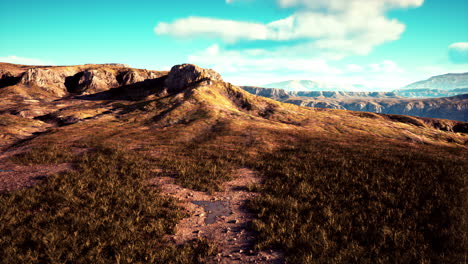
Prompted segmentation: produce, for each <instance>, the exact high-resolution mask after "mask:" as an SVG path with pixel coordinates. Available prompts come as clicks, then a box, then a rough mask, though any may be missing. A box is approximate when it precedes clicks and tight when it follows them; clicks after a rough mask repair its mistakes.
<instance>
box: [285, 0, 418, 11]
mask: <svg viewBox="0 0 468 264" xmlns="http://www.w3.org/2000/svg"><path fill="white" fill-rule="evenodd" d="M423 2H424V0H313V1H312V0H278V3H279V5H280V6H281V7H297V6H302V7H306V8H310V9H320V8H325V9H329V10H346V9H349V8H352V7H353V6H355V5H362V6H364V5H367V6H369V5H373V6H376V7H379V8H407V7H418V6H421V5H422V4H423Z"/></svg>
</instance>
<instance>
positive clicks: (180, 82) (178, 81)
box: [165, 64, 223, 94]
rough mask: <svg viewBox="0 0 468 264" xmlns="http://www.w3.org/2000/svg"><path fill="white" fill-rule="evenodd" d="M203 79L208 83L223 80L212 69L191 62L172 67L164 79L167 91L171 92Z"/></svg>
mask: <svg viewBox="0 0 468 264" xmlns="http://www.w3.org/2000/svg"><path fill="white" fill-rule="evenodd" d="M204 81H206V82H207V84H210V83H211V82H212V81H223V79H222V78H221V75H219V73H217V72H215V71H214V70H211V69H204V68H200V67H198V66H196V65H193V64H181V65H175V66H174V67H172V69H171V71H170V72H169V75H168V76H167V79H166V81H165V87H166V89H167V92H168V93H170V94H173V93H178V92H180V91H182V90H183V89H185V88H187V87H189V86H191V85H195V84H198V83H201V82H204Z"/></svg>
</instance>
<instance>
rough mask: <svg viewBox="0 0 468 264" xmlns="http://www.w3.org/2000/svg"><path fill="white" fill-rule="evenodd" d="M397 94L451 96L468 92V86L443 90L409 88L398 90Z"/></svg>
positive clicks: (408, 95) (432, 96) (406, 95)
mask: <svg viewBox="0 0 468 264" xmlns="http://www.w3.org/2000/svg"><path fill="white" fill-rule="evenodd" d="M394 93H395V94H397V95H398V96H402V97H413V98H415V97H426V98H429V97H430V98H435V97H450V96H456V95H460V94H468V88H458V89H451V90H441V89H408V90H396V91H394Z"/></svg>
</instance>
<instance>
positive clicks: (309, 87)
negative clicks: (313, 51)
mask: <svg viewBox="0 0 468 264" xmlns="http://www.w3.org/2000/svg"><path fill="white" fill-rule="evenodd" d="M261 87H264V88H279V89H284V90H286V91H317V92H318V91H342V92H347V91H362V90H366V89H368V88H367V87H365V86H364V85H361V84H340V83H329V82H318V81H311V80H290V81H284V82H277V83H269V84H265V85H261Z"/></svg>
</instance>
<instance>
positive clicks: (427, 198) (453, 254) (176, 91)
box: [0, 65, 468, 263]
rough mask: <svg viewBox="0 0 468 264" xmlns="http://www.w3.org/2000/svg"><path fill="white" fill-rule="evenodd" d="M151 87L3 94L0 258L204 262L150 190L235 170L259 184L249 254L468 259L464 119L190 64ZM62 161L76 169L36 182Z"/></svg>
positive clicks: (174, 204)
mask: <svg viewBox="0 0 468 264" xmlns="http://www.w3.org/2000/svg"><path fill="white" fill-rule="evenodd" d="M10 67H12V66H10ZM77 67H78V66H77ZM79 67H81V68H79V69H73V71H74V72H73V76H74V75H76V74H77V73H76V72H78V73H79V72H80V71H82V70H86V69H84V68H83V67H82V66H79ZM96 67H98V68H99V66H96ZM102 67H103V68H99V70H101V71H103V72H106V69H105V67H108V66H102ZM112 67H114V68H115V69H114V71H115V72H119V71H121V72H123V70H122V69H120V68H118V67H119V66H112ZM54 70H55V68H54V67H50V69H49V71H50V72H53V71H54ZM126 70H127V69H126ZM10 71H11V70H10ZM75 71H76V72H75ZM15 74H17V76H18V77H21V76H20V75H21V71H17V72H16V73H15ZM23 74H24V73H23ZM11 75H14V74H11ZM117 75H118V74H117ZM104 76H107V75H105V74H104ZM113 76H114V75H113ZM66 77H67V76H65V78H66ZM115 78H116V77H115ZM157 78H159V79H157V80H156V81H151V80H153V79H141V80H139V81H137V82H134V83H129V84H126V85H117V87H114V86H109V87H107V89H106V87H104V86H101V87H100V89H98V90H99V91H97V90H96V91H95V92H93V93H91V94H87V95H86V94H69V93H68V94H67V93H65V92H67V91H64V93H65V95H64V96H63V97H61V96H58V95H57V93H55V94H53V95H51V94H49V93H48V92H47V91H45V89H41V87H37V86H34V87H33V86H28V85H26V84H21V83H16V84H13V85H8V86H5V87H3V88H0V93H3V95H4V96H5V98H9V99H8V100H4V101H2V103H1V104H2V105H1V109H2V110H1V111H2V112H1V113H2V114H1V115H0V120H1V122H2V123H1V124H2V128H1V129H0V138H1V139H2V141H3V142H2V144H0V145H2V146H3V154H1V156H0V164H3V165H2V166H3V168H0V169H3V170H13V171H15V172H11V173H10V174H9V175H10V176H12V177H11V179H13V178H14V179H15V181H16V182H15V185H11V184H10V185H9V184H8V182H6V181H5V180H3V178H0V179H2V181H1V183H2V184H3V185H2V190H3V192H2V193H1V194H0V211H1V212H3V213H2V214H0V234H1V235H0V255H2V256H6V257H4V258H2V260H0V262H3V263H58V262H65V263H87V262H93V263H205V262H208V263H209V262H211V261H213V257H214V256H215V255H216V254H217V252H218V251H219V250H220V249H219V248H217V246H216V245H217V241H216V240H209V239H208V238H203V236H202V237H201V238H200V239H196V240H192V241H188V242H186V243H184V244H176V243H175V242H174V241H172V240H171V239H170V237H171V235H173V234H174V233H176V232H177V231H178V229H177V223H178V222H179V221H180V220H181V219H183V218H184V217H187V212H184V210H183V209H182V208H181V206H180V204H179V203H178V201H177V200H176V199H174V198H172V197H170V196H168V195H167V194H165V193H164V192H163V191H162V190H161V189H159V188H158V187H157V186H152V185H150V184H149V183H148V182H149V181H150V180H151V179H154V178H158V177H163V176H171V177H173V178H174V179H175V182H176V183H177V184H178V185H180V186H182V187H184V188H189V189H191V190H196V191H203V192H207V193H208V194H209V193H213V192H216V191H219V190H222V188H223V187H222V186H223V183H224V182H226V181H229V180H231V179H232V178H233V175H234V174H233V172H234V171H235V170H236V169H238V168H249V169H251V170H253V171H255V172H256V173H258V174H259V175H260V176H261V177H262V183H260V184H257V185H254V186H251V188H250V190H251V191H253V192H258V193H259V196H256V198H253V199H252V200H250V201H249V202H248V203H247V204H246V206H247V207H248V208H249V210H250V211H251V212H252V213H253V214H254V217H253V219H252V220H251V222H250V227H249V228H250V229H252V230H253V231H255V232H256V233H255V234H256V244H255V247H254V248H253V250H254V252H253V253H245V254H255V252H256V251H260V250H265V249H272V250H278V251H281V252H283V254H284V261H286V262H287V263H457V262H462V261H464V259H465V258H466V253H467V252H466V248H467V242H468V237H467V235H466V232H465V230H467V229H468V226H467V222H466V220H465V219H466V218H467V199H466V197H468V196H467V195H466V190H467V189H466V180H467V174H466V171H468V166H467V164H468V162H467V157H468V155H467V154H468V150H467V147H466V145H467V142H468V135H467V134H464V133H458V132H452V131H453V129H452V128H453V127H454V126H459V127H464V126H466V123H463V122H455V121H448V120H432V119H420V118H416V117H408V116H396V115H379V114H373V113H363V112H352V111H344V110H331V109H318V108H307V107H300V106H296V105H292V104H285V103H280V102H277V101H273V100H270V99H267V98H262V97H257V96H254V95H251V94H249V93H247V92H245V91H244V90H242V89H240V88H239V87H236V86H233V85H231V84H228V83H225V82H223V81H222V79H220V77H219V76H217V75H216V74H215V73H214V72H212V71H209V70H205V69H201V68H198V67H196V66H193V65H181V66H176V67H174V68H173V69H172V70H171V72H169V73H164V72H161V74H159V75H158V77H157ZM117 83H118V82H117ZM57 87H61V86H57ZM29 89H31V90H29ZM29 91H35V92H37V93H39V94H40V95H37V94H33V93H29ZM42 91H44V92H42ZM23 93H26V95H27V97H28V98H27V99H25V98H23V97H24V94H23ZM128 93H133V95H134V96H132V97H128V96H127V95H128ZM19 98H23V99H19ZM26 100H34V101H26ZM26 110H27V111H26ZM21 113H22V114H21ZM18 127H20V128H21V131H18V132H15V131H17V130H18V129H17V128H18ZM34 132H36V133H35V134H32V133H34ZM59 165H64V166H65V165H67V166H68V167H67V168H68V169H67V170H66V171H64V172H59V173H55V174H52V175H49V176H47V177H45V178H43V179H40V180H37V179H31V178H28V176H27V175H29V174H28V173H33V170H34V169H36V168H38V167H39V166H43V167H41V168H44V166H45V168H46V169H50V171H52V168H53V167H56V166H59ZM20 171H21V173H20ZM2 173H3V174H0V177H6V176H5V175H7V174H8V172H2ZM13 176H14V177H13ZM4 179H7V178H4ZM8 179H10V178H8ZM27 186H31V187H27ZM265 263H268V261H265Z"/></svg>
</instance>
